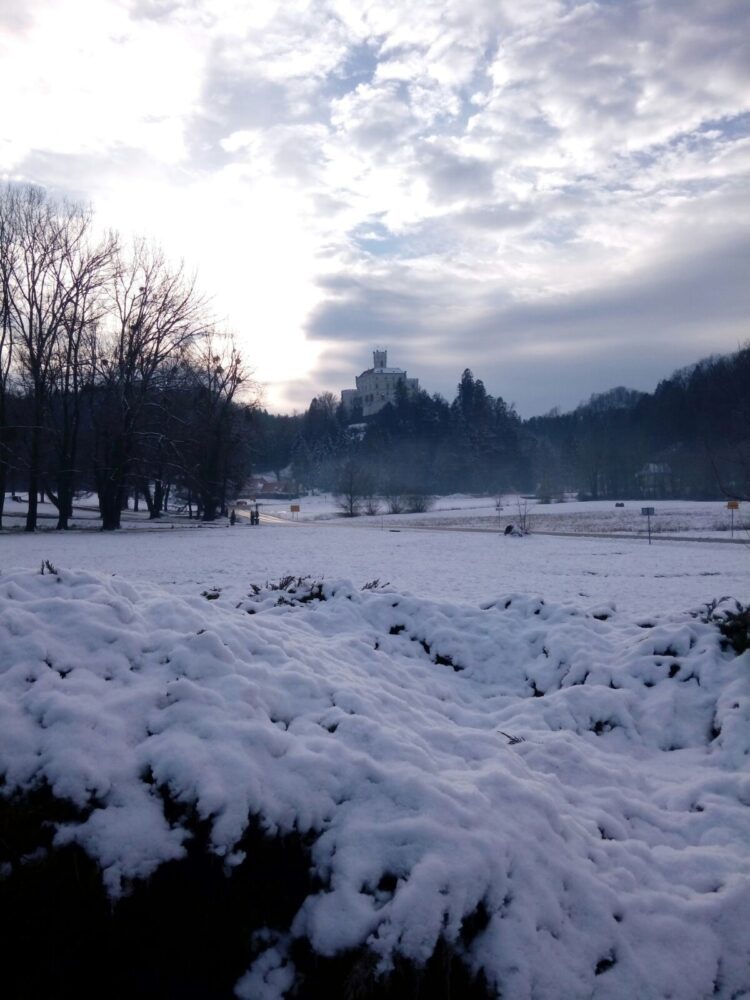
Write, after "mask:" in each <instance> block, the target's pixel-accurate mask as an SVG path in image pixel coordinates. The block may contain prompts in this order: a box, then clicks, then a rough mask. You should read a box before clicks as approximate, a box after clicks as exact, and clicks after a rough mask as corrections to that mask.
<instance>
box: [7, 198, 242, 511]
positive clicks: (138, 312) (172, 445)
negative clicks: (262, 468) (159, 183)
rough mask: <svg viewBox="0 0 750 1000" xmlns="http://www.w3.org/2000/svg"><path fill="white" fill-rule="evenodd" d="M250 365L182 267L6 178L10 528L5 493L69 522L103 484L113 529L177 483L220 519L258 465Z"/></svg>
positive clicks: (175, 489) (84, 212)
mask: <svg viewBox="0 0 750 1000" xmlns="http://www.w3.org/2000/svg"><path fill="white" fill-rule="evenodd" d="M250 386H251V383H250V381H249V373H248V371H247V369H246V367H245V366H244V364H243V362H242V359H241V356H240V353H239V351H238V350H237V348H236V346H235V344H234V343H233V341H232V339H231V337H228V336H227V335H226V334H224V333H223V332H222V331H220V330H219V329H217V327H216V325H215V324H214V323H213V322H212V320H211V316H210V312H209V308H208V302H207V300H206V298H205V297H204V296H203V295H202V293H201V292H200V291H199V289H198V287H197V285H196V281H195V279H194V278H192V277H191V276H190V275H188V274H187V273H186V271H185V269H184V267H183V266H182V265H178V266H174V265H172V264H171V263H170V262H169V261H168V260H167V259H166V257H165V256H164V254H163V253H162V252H161V250H159V249H158V248H157V247H154V246H152V245H150V244H149V243H147V242H146V241H145V240H143V239H136V240H135V241H134V242H132V243H131V244H130V245H127V246H126V245H124V244H123V241H122V240H121V238H120V237H119V236H118V234H117V233H114V232H111V231H102V230H101V229H100V228H99V227H97V225H96V224H95V220H94V217H93V214H92V212H91V211H90V210H88V209H86V208H84V207H82V206H81V205H78V204H74V203H70V202H65V201H60V200H55V199H53V198H51V197H49V196H48V195H47V194H46V192H45V191H43V190H42V189H40V188H37V187H34V186H30V185H15V184H11V185H6V186H5V187H3V188H1V189H0V526H1V525H2V514H3V505H4V502H5V496H6V493H7V492H8V491H9V490H10V491H11V493H12V494H19V493H25V494H26V495H27V501H26V502H27V510H26V522H25V527H26V530H27V531H34V530H35V529H36V527H37V525H38V518H39V510H38V505H39V500H40V498H41V497H48V498H49V500H51V501H52V503H53V504H54V506H55V508H56V510H57V527H58V528H60V529H65V528H68V527H69V526H70V521H71V517H72V514H73V505H74V500H75V497H76V494H77V493H79V492H80V491H89V492H95V493H96V494H97V496H98V502H99V509H100V512H101V518H102V527H103V528H104V529H105V530H111V529H115V528H118V527H119V526H120V520H121V512H122V510H123V509H125V508H126V507H127V506H128V503H129V502H130V503H131V504H133V505H135V506H137V505H138V503H139V501H142V502H143V503H144V504H145V505H146V507H147V508H148V511H149V514H150V516H151V517H154V518H156V517H159V516H160V514H161V512H162V511H163V510H164V508H165V505H166V504H167V502H168V498H169V496H170V493H171V494H172V497H173V498H174V497H175V496H176V495H179V497H180V502H182V503H187V504H188V505H189V506H190V509H191V513H192V512H194V513H195V515H196V516H199V517H201V518H203V519H204V520H207V521H210V520H213V519H214V518H215V517H217V516H218V514H219V513H220V512H222V510H224V509H225V508H226V503H227V496H228V495H229V493H231V490H232V489H233V488H237V487H238V485H240V484H241V483H242V482H243V481H244V479H245V478H246V475H247V473H248V472H249V451H248V440H249V435H248V434H247V428H248V426H249V424H250V421H251V419H252V412H253V409H254V407H253V405H252V404H250V403H246V402H243V401H242V395H243V392H244V391H245V390H247V389H248V388H249V387H250Z"/></svg>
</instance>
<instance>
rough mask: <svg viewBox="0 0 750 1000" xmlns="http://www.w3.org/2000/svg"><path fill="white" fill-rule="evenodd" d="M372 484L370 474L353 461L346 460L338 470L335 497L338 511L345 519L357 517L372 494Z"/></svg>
mask: <svg viewBox="0 0 750 1000" xmlns="http://www.w3.org/2000/svg"><path fill="white" fill-rule="evenodd" d="M374 486H375V484H374V482H373V479H372V476H371V475H370V473H369V472H368V471H367V470H366V469H364V468H363V467H362V466H361V465H359V463H358V462H356V461H355V460H354V459H352V458H349V459H347V460H346V461H345V462H344V464H343V465H342V466H341V469H340V470H339V475H338V478H337V481H336V490H335V497H336V503H337V504H338V506H339V509H340V510H342V511H343V512H344V514H345V516H346V517H357V516H358V515H359V514H360V512H361V510H362V504H363V502H364V501H365V500H366V498H367V497H369V496H372V494H373V492H374Z"/></svg>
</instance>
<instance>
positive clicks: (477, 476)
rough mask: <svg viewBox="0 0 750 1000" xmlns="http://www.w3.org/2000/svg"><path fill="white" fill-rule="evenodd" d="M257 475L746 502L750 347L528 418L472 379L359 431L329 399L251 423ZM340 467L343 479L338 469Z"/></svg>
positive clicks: (393, 408) (381, 487)
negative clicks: (638, 387)
mask: <svg viewBox="0 0 750 1000" xmlns="http://www.w3.org/2000/svg"><path fill="white" fill-rule="evenodd" d="M255 430H256V440H255V466H256V468H266V469H273V470H275V471H277V472H278V473H279V474H280V473H281V470H282V469H285V468H289V467H291V470H292V476H293V478H294V479H295V480H296V481H297V482H298V483H299V484H301V485H302V486H306V487H309V488H318V489H324V490H332V489H337V488H340V487H341V485H342V484H341V479H342V475H343V476H345V477H346V476H348V477H349V483H350V485H351V481H352V477H356V479H357V487H358V492H361V493H363V494H365V495H366V494H368V493H378V494H381V495H389V494H394V493H412V494H426V493H437V492H441V493H445V492H452V491H476V492H500V491H505V490H510V489H518V490H523V491H534V492H536V493H538V494H539V495H540V496H542V497H548V498H550V499H554V498H556V497H557V496H560V495H562V494H563V493H564V492H570V491H573V492H577V493H579V494H582V495H585V496H589V497H592V498H615V497H639V496H640V497H669V496H674V497H686V498H705V499H711V498H719V497H722V496H725V495H727V494H730V495H737V496H745V497H747V496H748V495H750V345H746V346H744V347H743V348H741V349H740V350H738V351H737V352H735V353H734V354H730V355H722V356H712V357H709V358H705V359H703V360H702V361H699V362H698V363H697V364H695V365H691V366H690V367H688V368H683V369H681V370H679V371H676V372H675V373H674V374H673V375H671V376H670V377H669V378H668V379H665V380H664V381H662V382H660V383H659V385H658V386H657V388H656V390H655V391H654V392H653V393H641V392H636V391H635V390H630V389H626V388H622V387H618V388H615V389H611V390H610V391H609V392H605V393H602V394H598V395H595V396H592V397H591V399H589V400H588V401H587V402H586V403H582V404H581V405H580V406H578V407H577V408H576V409H575V410H573V411H571V412H569V413H559V412H558V411H552V412H550V413H549V414H547V415H545V416H542V417H534V418H532V419H530V420H526V421H523V420H521V419H520V418H519V417H518V415H517V414H516V413H515V411H514V409H513V407H512V406H509V405H508V404H506V403H505V402H504V400H503V399H502V398H500V397H499V396H497V397H495V396H492V395H491V394H490V393H489V392H487V390H486V388H485V386H484V384H483V382H482V380H481V379H480V378H476V377H475V376H474V374H473V373H472V372H471V371H470V370H469V369H466V370H465V371H464V372H463V375H462V376H461V379H460V381H459V384H458V386H457V391H456V396H455V398H454V399H453V401H452V402H448V401H447V400H445V399H444V398H443V397H441V396H439V395H432V396H431V395H429V394H428V393H427V392H424V391H420V392H417V393H415V394H408V393H406V392H403V393H401V395H400V396H399V397H398V399H397V401H396V404H395V405H388V406H386V407H385V408H384V409H383V410H381V411H380V412H379V413H377V414H375V415H374V416H373V417H371V418H369V419H368V420H367V421H364V422H362V423H360V424H356V425H354V426H351V425H350V424H349V422H348V419H347V416H346V414H345V412H344V410H343V408H342V407H341V405H340V404H339V403H338V400H337V399H336V397H335V396H333V395H332V394H331V393H324V394H323V395H322V396H320V397H318V398H316V399H313V400H312V402H311V404H310V406H309V408H308V410H307V411H306V412H305V413H304V414H301V415H295V416H273V415H271V414H268V413H266V412H264V411H260V412H259V413H257V414H256V418H255ZM342 470H343V471H342Z"/></svg>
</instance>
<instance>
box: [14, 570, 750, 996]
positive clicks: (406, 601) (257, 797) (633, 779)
mask: <svg viewBox="0 0 750 1000" xmlns="http://www.w3.org/2000/svg"><path fill="white" fill-rule="evenodd" d="M248 590H249V593H248V596H247V598H246V599H245V600H244V601H242V602H241V603H240V604H239V605H238V606H229V607H224V606H223V603H222V598H221V594H220V593H219V592H215V593H211V594H207V595H205V596H196V597H194V598H179V597H175V596H174V595H173V594H167V593H165V592H164V591H161V590H159V589H158V588H156V587H150V586H138V587H135V586H133V585H132V584H129V583H126V582H123V581H122V580H119V579H116V578H107V577H104V576H101V575H97V574H92V573H84V572H68V571H53V572H51V573H45V574H43V575H40V574H39V573H36V574H33V573H30V572H27V573H16V574H13V575H9V576H6V577H3V578H1V579H0V774H2V778H3V786H2V793H3V796H4V797H6V798H7V797H9V796H12V795H16V796H18V795H19V794H21V795H22V794H25V793H29V794H31V793H32V792H33V790H34V789H39V788H40V787H47V788H49V789H50V790H51V793H52V795H53V796H54V798H55V799H56V800H61V801H64V802H66V803H70V804H71V806H72V807H73V810H74V811H73V813H72V814H71V815H72V816H73V818H68V819H63V820H59V821H58V822H57V823H56V826H55V831H54V845H55V846H56V847H60V848H62V847H63V846H64V845H66V844H71V843H75V844H78V845H80V846H81V847H82V848H83V850H85V852H86V854H87V855H88V856H89V857H90V858H91V859H93V860H94V861H95V862H96V864H97V865H98V866H100V869H101V875H102V878H103V881H104V884H105V886H106V889H107V892H108V893H109V894H110V896H111V897H112V898H114V899H117V898H121V897H126V896H127V895H128V893H129V892H130V891H131V890H132V888H133V886H134V885H137V884H138V882H139V880H146V879H149V878H150V877H152V876H153V875H154V873H155V872H156V871H157V869H159V867H160V866H161V865H163V864H165V863H166V862H169V861H170V860H175V859H179V858H181V857H184V855H185V852H186V851H187V850H188V849H189V845H190V839H191V836H192V832H191V827H190V824H189V823H188V822H187V821H186V820H185V818H184V817H185V816H186V815H187V810H188V809H190V810H192V815H193V816H195V817H197V819H198V821H200V822H203V823H204V824H205V826H206V829H207V830H208V834H207V836H208V844H209V846H210V851H211V852H212V853H213V854H214V855H215V856H216V857H219V858H221V859H222V863H223V865H224V866H225V868H226V871H227V872H231V871H232V870H233V869H237V868H240V867H241V866H242V865H243V863H244V862H245V860H246V858H245V854H246V850H247V846H246V845H247V833H248V829H249V827H250V826H251V825H252V824H256V825H259V826H260V828H261V829H262V831H263V832H264V834H266V835H267V836H269V837H272V836H274V835H278V834H289V833H292V832H294V833H295V834H297V835H301V836H303V837H305V838H306V843H308V844H309V851H310V853H309V860H310V864H311V866H312V870H313V874H314V881H313V882H311V883H310V885H311V890H310V891H309V893H308V894H307V896H306V898H304V899H303V900H302V901H301V904H300V905H299V906H298V907H295V911H294V912H293V913H292V914H291V916H290V918H289V919H288V921H287V925H286V926H283V927H279V926H276V927H273V928H271V927H269V928H268V929H267V930H266V931H264V932H262V933H261V934H256V935H255V936H254V939H253V942H252V947H251V942H248V956H250V958H249V959H248V962H249V964H250V967H249V968H248V970H247V972H246V973H245V974H244V976H242V977H241V979H240V981H239V983H238V984H237V987H236V988H237V992H238V994H239V995H240V996H245V997H253V998H256V997H273V996H282V995H283V994H284V992H285V991H287V990H289V989H290V988H291V987H292V986H293V984H294V983H295V982H296V977H297V970H296V969H295V967H294V962H293V958H292V957H291V956H292V954H293V949H292V946H293V944H294V942H295V941H300V940H306V941H307V942H309V944H310V946H311V948H312V949H313V950H314V952H315V953H317V954H318V955H321V956H332V955H336V954H338V953H341V952H342V951H345V950H347V949H354V948H362V947H363V946H364V947H366V948H367V949H368V951H369V952H370V953H371V954H372V955H373V956H374V961H373V970H374V973H375V974H382V975H387V974H388V972H389V970H390V969H392V967H393V963H394V960H398V959H399V957H405V958H407V959H409V960H411V961H412V962H414V963H415V964H416V965H422V964H424V963H425V962H427V960H428V959H429V958H430V956H431V955H433V954H434V953H435V950H436V948H437V947H439V946H440V944H441V943H447V944H448V945H450V947H451V948H452V949H454V951H455V952H456V953H458V954H459V955H461V956H462V957H463V960H464V961H465V963H466V966H467V967H468V969H470V970H471V971H472V972H475V973H476V972H479V971H480V970H481V971H482V972H483V974H484V976H485V977H486V981H487V983H488V984H489V986H490V990H491V991H497V992H498V993H502V995H503V996H505V997H507V998H512V1000H516V998H519V1000H520V998H532V997H534V998H539V1000H544V998H550V1000H557V998H559V997H566V998H571V1000H575V998H579V997H580V998H584V997H591V996H594V997H597V998H610V997H611V998H622V1000H632V998H633V997H636V996H637V997H641V998H667V997H679V998H680V1000H691V998H695V1000H698V998H703V997H706V996H711V995H716V996H718V997H726V998H729V997H737V996H739V995H741V994H742V991H744V990H750V949H749V945H748V934H747V928H748V926H750V773H749V772H748V762H749V761H750V653H744V654H743V655H742V656H736V655H734V653H733V652H732V651H731V650H727V649H724V648H723V646H722V636H721V634H720V632H719V631H718V629H717V627H716V626H715V625H714V624H711V623H708V622H705V621H702V620H701V619H700V618H699V617H696V616H694V615H690V614H687V613H686V614H685V615H683V616H681V617H679V618H674V617H673V618H671V619H669V620H661V619H659V618H658V617H654V618H652V619H651V620H648V621H646V620H633V619H632V618H626V617H623V616H620V615H618V614H617V613H616V612H615V610H614V609H613V608H611V607H595V608H592V609H583V608H581V607H578V606H574V605H557V606H552V605H549V604H545V603H544V601H542V600H541V599H538V598H532V597H528V596H524V595H510V596H504V597H501V598H499V599H497V600H495V601H492V602H490V603H488V604H486V605H484V606H483V607H482V608H473V607H469V606H466V605H459V604H454V603H448V602H443V603H439V602H435V601H429V600H425V599H422V598H420V597H418V596H413V595H408V594H402V593H397V592H395V591H393V590H391V589H390V588H388V587H385V588H380V587H371V588H369V589H365V590H357V589H355V588H354V587H352V585H351V584H349V583H346V582H335V583H322V584H312V583H308V582H306V581H286V583H285V585H284V587H283V588H282V589H280V590H279V589H273V588H269V587H265V588H262V589H259V588H248ZM206 596H207V597H209V598H215V599H211V600H206ZM168 803H172V804H175V803H176V804H178V805H180V806H182V807H184V809H183V811H180V809H174V808H168V807H167V805H168ZM243 837H244V838H245V840H244V841H243ZM243 843H244V844H245V851H244V853H243V848H242V844H243ZM0 860H1V859H0ZM30 863H33V859H32V860H30V859H28V858H21V859H19V858H6V859H5V864H4V866H3V867H2V869H0V873H1V874H2V878H4V879H9V878H11V877H13V876H14V873H16V872H17V870H18V868H19V867H22V866H23V865H24V864H30ZM290 949H292V950H290Z"/></svg>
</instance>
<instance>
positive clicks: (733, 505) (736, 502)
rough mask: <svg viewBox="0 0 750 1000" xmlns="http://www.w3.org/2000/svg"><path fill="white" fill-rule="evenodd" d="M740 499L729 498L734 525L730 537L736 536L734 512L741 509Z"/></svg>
mask: <svg viewBox="0 0 750 1000" xmlns="http://www.w3.org/2000/svg"><path fill="white" fill-rule="evenodd" d="M739 506H740V503H739V500H727V510H730V511H731V512H732V527H731V534H730V536H729V537H730V538H734V512H735V511H736V510H738V509H739Z"/></svg>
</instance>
